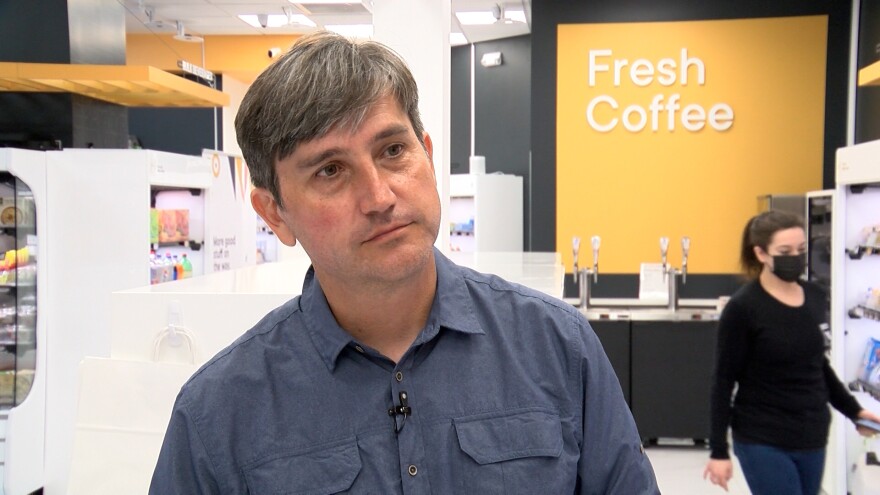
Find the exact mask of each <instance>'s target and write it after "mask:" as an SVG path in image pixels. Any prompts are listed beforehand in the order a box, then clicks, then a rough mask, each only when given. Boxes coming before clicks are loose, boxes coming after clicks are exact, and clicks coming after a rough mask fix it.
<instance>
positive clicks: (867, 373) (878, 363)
mask: <svg viewBox="0 0 880 495" xmlns="http://www.w3.org/2000/svg"><path fill="white" fill-rule="evenodd" d="M859 378H861V379H862V380H864V381H866V382H868V383H870V384H871V385H880V340H877V339H873V338H872V339H869V340H868V344H867V345H866V346H865V355H864V357H863V358H862V372H861V373H860V374H859Z"/></svg>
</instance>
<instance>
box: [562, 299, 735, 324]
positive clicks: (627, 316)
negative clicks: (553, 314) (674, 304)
mask: <svg viewBox="0 0 880 495" xmlns="http://www.w3.org/2000/svg"><path fill="white" fill-rule="evenodd" d="M566 301H567V302H569V303H571V304H575V305H576V304H577V303H578V300H577V299H566ZM591 302H592V303H593V305H592V306H590V307H589V308H587V310H586V311H584V310H583V309H581V312H582V313H584V315H586V317H587V319H588V320H608V321H714V320H718V317H719V316H720V315H721V312H720V311H719V310H718V305H717V303H718V300H717V299H681V300H679V308H678V309H677V310H671V309H669V308H667V307H666V305H665V304H652V303H649V302H648V303H646V302H644V301H640V300H638V299H594V300H593V301H591Z"/></svg>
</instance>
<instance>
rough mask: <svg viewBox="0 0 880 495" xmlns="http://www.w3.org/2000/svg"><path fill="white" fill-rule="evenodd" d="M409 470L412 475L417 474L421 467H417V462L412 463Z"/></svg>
mask: <svg viewBox="0 0 880 495" xmlns="http://www.w3.org/2000/svg"><path fill="white" fill-rule="evenodd" d="M407 471H408V472H409V475H410V476H415V475H417V474H419V468H417V467H416V465H415V464H410V465H409V469H407Z"/></svg>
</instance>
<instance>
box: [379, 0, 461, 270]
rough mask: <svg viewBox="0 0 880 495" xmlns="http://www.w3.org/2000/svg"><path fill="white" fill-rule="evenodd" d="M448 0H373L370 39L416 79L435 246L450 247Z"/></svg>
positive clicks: (450, 12)
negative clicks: (436, 227) (435, 201)
mask: <svg viewBox="0 0 880 495" xmlns="http://www.w3.org/2000/svg"><path fill="white" fill-rule="evenodd" d="M451 16H452V10H451V6H450V0H374V1H373V39H374V40H376V41H378V42H380V43H382V44H384V45H387V46H389V47H391V48H392V49H393V50H394V51H396V52H397V53H399V54H400V55H401V56H402V57H403V59H404V60H406V62H407V64H409V67H410V70H411V71H412V73H413V76H415V79H416V83H417V84H418V85H419V111H420V112H421V115H422V122H423V123H424V125H425V130H426V131H427V132H428V134H430V135H431V140H432V141H433V143H434V168H435V172H436V174H437V189H438V191H439V193H440V205H441V208H442V212H443V213H442V215H441V217H440V235H439V236H437V242H436V243H435V244H436V245H437V247H438V248H439V249H440V250H441V251H443V252H444V253H446V252H449V221H448V216H447V210H448V209H449V155H450V152H449V149H450V145H449V134H450V131H449V120H450V118H449V98H450V97H449V92H450V90H449V88H450V81H451V76H450V61H449V60H450V54H451V52H450V47H449V25H450V20H451Z"/></svg>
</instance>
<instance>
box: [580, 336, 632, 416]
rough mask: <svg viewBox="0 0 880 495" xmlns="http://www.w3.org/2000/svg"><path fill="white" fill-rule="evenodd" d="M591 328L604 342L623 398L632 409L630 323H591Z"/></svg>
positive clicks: (603, 344)
mask: <svg viewBox="0 0 880 495" xmlns="http://www.w3.org/2000/svg"><path fill="white" fill-rule="evenodd" d="M590 326H591V327H593V331H594V332H596V336H597V337H599V341H600V342H602V347H603V348H604V349H605V354H606V355H607V356H608V360H609V361H611V367H612V368H614V372H615V373H617V379H618V380H620V388H621V390H623V398H624V399H626V404H627V405H628V406H630V407H632V402H631V401H630V340H631V337H630V322H628V321H606V320H599V321H595V320H594V321H590Z"/></svg>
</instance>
